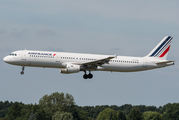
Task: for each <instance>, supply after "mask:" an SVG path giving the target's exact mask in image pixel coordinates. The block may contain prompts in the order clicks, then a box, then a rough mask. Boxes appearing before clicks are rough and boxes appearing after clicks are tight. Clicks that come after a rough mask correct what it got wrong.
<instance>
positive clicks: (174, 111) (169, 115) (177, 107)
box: [163, 103, 179, 120]
mask: <svg viewBox="0 0 179 120" xmlns="http://www.w3.org/2000/svg"><path fill="white" fill-rule="evenodd" d="M166 109H167V110H166V112H165V113H164V114H163V120H179V103H174V104H169V105H168V107H167V108H166Z"/></svg>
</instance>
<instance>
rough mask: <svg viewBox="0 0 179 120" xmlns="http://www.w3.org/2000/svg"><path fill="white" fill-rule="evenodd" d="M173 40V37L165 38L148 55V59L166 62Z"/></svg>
mask: <svg viewBox="0 0 179 120" xmlns="http://www.w3.org/2000/svg"><path fill="white" fill-rule="evenodd" d="M172 39H173V37H171V36H166V37H164V38H163V39H162V41H161V42H160V43H159V44H158V45H157V46H156V47H155V48H154V49H153V50H152V51H151V52H150V53H149V54H148V55H147V57H156V58H160V59H163V60H166V59H167V56H168V51H169V49H170V46H171V42H172Z"/></svg>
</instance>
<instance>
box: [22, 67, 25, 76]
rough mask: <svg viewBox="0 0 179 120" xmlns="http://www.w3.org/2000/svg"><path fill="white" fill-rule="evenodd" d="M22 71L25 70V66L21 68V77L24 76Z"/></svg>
mask: <svg viewBox="0 0 179 120" xmlns="http://www.w3.org/2000/svg"><path fill="white" fill-rule="evenodd" d="M24 69H25V66H22V71H21V75H23V74H24Z"/></svg>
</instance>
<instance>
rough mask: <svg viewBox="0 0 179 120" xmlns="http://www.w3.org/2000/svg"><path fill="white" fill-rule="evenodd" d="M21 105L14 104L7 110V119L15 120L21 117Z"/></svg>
mask: <svg viewBox="0 0 179 120" xmlns="http://www.w3.org/2000/svg"><path fill="white" fill-rule="evenodd" d="M21 106H22V105H21V104H19V103H18V102H15V103H14V104H13V105H12V106H11V107H10V108H9V110H8V113H7V116H8V119H11V120H15V119H16V118H18V117H20V116H21V109H22V107H21Z"/></svg>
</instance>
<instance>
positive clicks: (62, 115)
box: [52, 111, 73, 120]
mask: <svg viewBox="0 0 179 120" xmlns="http://www.w3.org/2000/svg"><path fill="white" fill-rule="evenodd" d="M52 120H73V116H72V114H71V113H68V112H62V111H57V112H55V114H54V115H53V116H52Z"/></svg>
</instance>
